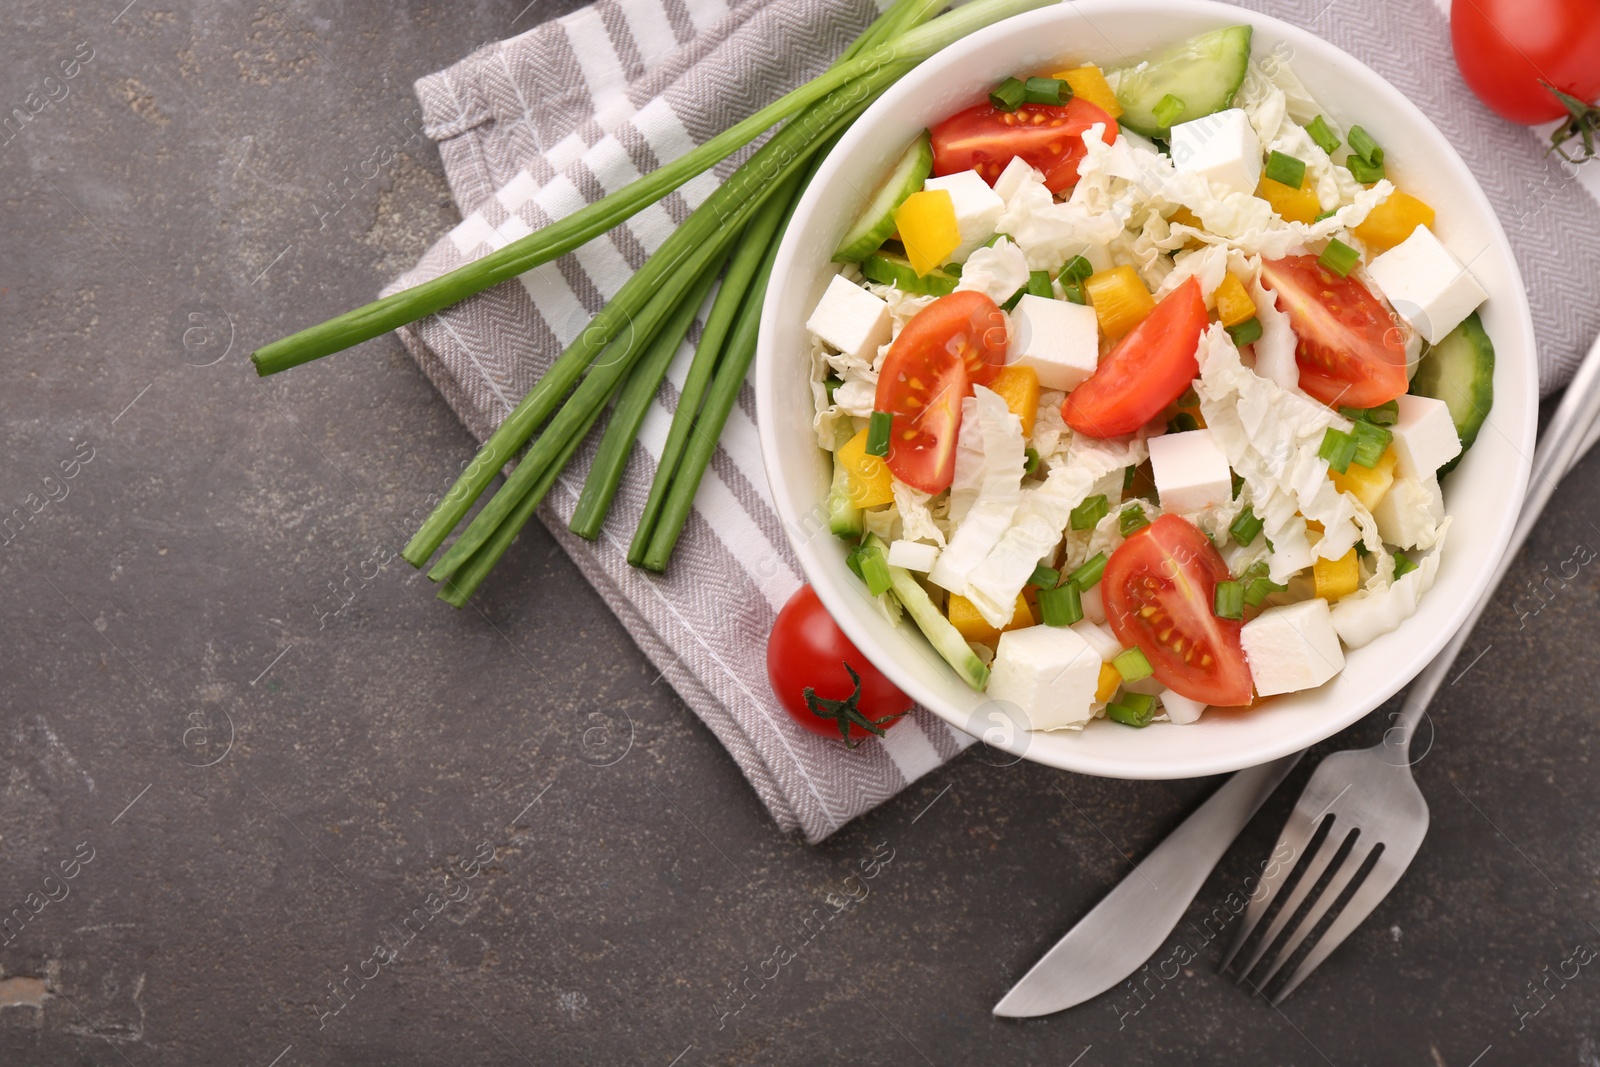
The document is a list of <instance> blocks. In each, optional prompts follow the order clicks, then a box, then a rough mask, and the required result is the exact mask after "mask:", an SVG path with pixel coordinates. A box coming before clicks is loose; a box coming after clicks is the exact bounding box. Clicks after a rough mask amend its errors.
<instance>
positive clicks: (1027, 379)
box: [989, 363, 1039, 438]
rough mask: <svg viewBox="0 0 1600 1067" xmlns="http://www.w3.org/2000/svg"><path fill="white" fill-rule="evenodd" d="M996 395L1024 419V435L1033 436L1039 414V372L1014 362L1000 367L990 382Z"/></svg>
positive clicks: (1018, 416) (990, 386)
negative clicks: (1036, 417)
mask: <svg viewBox="0 0 1600 1067" xmlns="http://www.w3.org/2000/svg"><path fill="white" fill-rule="evenodd" d="M989 388H990V389H993V390H994V392H995V395H997V396H999V397H1000V399H1001V400H1004V401H1005V402H1006V407H1008V408H1010V409H1011V413H1012V414H1013V415H1015V416H1016V417H1017V418H1019V419H1021V420H1022V436H1023V437H1025V438H1026V437H1032V436H1033V420H1034V417H1035V416H1037V415H1038V414H1039V372H1038V371H1036V370H1034V369H1033V368H1032V367H1024V366H1021V365H1020V364H1016V363H1012V364H1010V365H1009V366H1005V367H1002V368H1000V373H999V374H997V375H995V377H994V381H992V382H990V383H989Z"/></svg>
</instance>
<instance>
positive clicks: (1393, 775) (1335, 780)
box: [1218, 339, 1600, 1005]
mask: <svg viewBox="0 0 1600 1067" xmlns="http://www.w3.org/2000/svg"><path fill="white" fill-rule="evenodd" d="M1597 418H1600V339H1597V340H1596V341H1595V343H1594V345H1593V346H1592V347H1591V348H1590V349H1589V354H1588V355H1587V356H1586V357H1585V358H1584V361H1583V364H1582V366H1580V367H1579V368H1578V373H1577V375H1576V376H1575V377H1574V378H1573V380H1572V384H1571V385H1570V386H1568V388H1567V392H1566V395H1565V396H1563V397H1562V399H1561V404H1560V406H1559V407H1558V408H1557V410H1556V413H1555V415H1554V417H1553V418H1552V419H1551V420H1550V425H1549V426H1548V427H1547V428H1546V430H1545V432H1544V434H1543V435H1542V436H1541V438H1540V441H1539V447H1538V450H1537V451H1536V452H1535V453H1534V458H1533V472H1532V475H1531V476H1530V481H1529V487H1528V494H1527V498H1526V500H1525V501H1524V503H1523V507H1522V514H1521V516H1520V517H1519V518H1518V520H1517V525H1516V528H1515V529H1514V530H1513V531H1512V534H1511V541H1510V543H1509V544H1508V545H1507V546H1506V551H1505V555H1504V556H1503V557H1502V558H1501V560H1500V564H1499V566H1498V567H1497V568H1496V570H1495V572H1494V576H1493V578H1492V579H1491V580H1490V582H1489V584H1488V586H1487V587H1486V588H1485V591H1484V594H1483V597H1482V598H1481V599H1480V600H1479V601H1478V603H1477V604H1476V605H1475V606H1474V607H1473V609H1472V611H1471V613H1469V614H1468V616H1467V618H1466V620H1465V621H1464V622H1463V623H1462V624H1461V628H1460V629H1459V630H1457V631H1456V634H1455V636H1454V637H1453V638H1452V639H1451V641H1450V642H1449V644H1447V645H1445V647H1444V648H1443V649H1442V650H1441V651H1440V653H1439V655H1438V656H1437V657H1436V658H1435V659H1434V660H1433V662H1432V663H1430V664H1429V665H1428V666H1427V667H1425V668H1424V669H1423V671H1422V673H1420V674H1419V675H1417V677H1416V679H1415V681H1414V682H1413V683H1412V686H1411V689H1410V691H1409V692H1407V694H1406V700H1405V704H1404V705H1403V707H1402V710H1401V712H1400V714H1399V717H1398V719H1397V721H1396V722H1395V725H1393V726H1392V727H1390V728H1389V730H1387V731H1386V732H1385V733H1384V737H1383V740H1382V741H1381V742H1380V743H1379V744H1377V745H1374V746H1373V747H1372V748H1367V749H1356V750H1352V751H1346V752H1336V753H1334V754H1333V755H1331V756H1329V757H1327V758H1326V759H1324V760H1323V761H1322V764H1321V766H1319V767H1318V768H1317V770H1316V773H1315V774H1313V775H1312V776H1311V780H1310V781H1309V782H1307V783H1306V787H1305V791H1304V792H1303V793H1301V794H1300V800H1299V801H1298V802H1297V803H1296V804H1295V808H1294V811H1293V812H1291V813H1290V815H1289V821H1288V822H1287V823H1286V824H1285V825H1284V828H1283V833H1282V834H1281V835H1279V838H1278V843H1277V846H1276V847H1275V848H1274V849H1273V852H1272V855H1273V856H1275V857H1276V856H1279V855H1280V854H1282V850H1284V849H1290V850H1291V851H1290V852H1289V853H1288V858H1291V859H1292V860H1293V862H1292V863H1288V862H1286V863H1285V864H1284V866H1283V869H1282V871H1281V873H1280V874H1279V876H1278V878H1277V879H1275V880H1274V881H1273V882H1272V883H1271V885H1270V887H1269V888H1268V889H1267V892H1266V893H1264V894H1263V895H1262V896H1261V897H1260V899H1254V898H1252V900H1251V903H1250V906H1249V907H1248V909H1246V911H1245V915H1244V921H1243V922H1242V923H1240V925H1239V931H1238V933H1237V934H1235V935H1234V940H1233V944H1232V946H1230V947H1229V949H1228V952H1227V955H1225V956H1224V957H1223V959H1222V963H1221V964H1220V965H1219V966H1218V970H1219V971H1224V970H1227V968H1228V964H1230V963H1231V962H1232V961H1233V959H1234V957H1235V956H1236V955H1238V952H1239V950H1240V948H1242V947H1243V946H1244V944H1245V943H1246V942H1247V941H1249V940H1250V935H1251V934H1252V933H1253V932H1254V931H1255V929H1256V927H1257V926H1258V925H1259V924H1260V922H1261V919H1262V916H1264V915H1265V914H1266V912H1267V911H1268V910H1269V909H1270V908H1271V906H1272V903H1273V901H1274V900H1275V899H1276V898H1277V896H1278V892H1279V890H1280V889H1281V888H1282V887H1283V886H1284V884H1285V883H1286V881H1287V879H1288V877H1289V875H1290V873H1291V872H1292V871H1298V872H1299V875H1298V878H1297V879H1296V881H1295V887H1294V890H1293V892H1291V893H1290V894H1289V896H1288V898H1287V899H1286V900H1285V901H1284V902H1283V906H1282V907H1281V908H1280V909H1279V910H1278V912H1277V915H1276V917H1275V918H1274V919H1273V921H1272V924H1271V925H1270V926H1269V927H1268V929H1267V932H1266V934H1265V935H1264V936H1263V937H1262V938H1261V940H1260V942H1259V943H1258V944H1257V945H1256V947H1255V950H1254V951H1253V952H1252V953H1251V954H1250V956H1249V958H1248V959H1246V960H1245V961H1244V963H1243V964H1242V965H1241V966H1240V968H1239V971H1238V977H1237V979H1236V981H1238V982H1243V981H1245V980H1246V979H1248V978H1249V976H1250V974H1251V972H1252V971H1253V970H1255V968H1256V966H1257V964H1258V963H1260V962H1261V961H1262V958H1263V957H1264V956H1266V954H1267V951H1268V949H1269V948H1276V949H1277V951H1276V952H1275V953H1274V954H1273V955H1272V956H1271V957H1270V959H1269V961H1268V962H1267V965H1266V971H1265V973H1264V974H1263V975H1262V976H1261V978H1260V979H1259V980H1258V981H1255V982H1252V983H1251V984H1252V986H1253V987H1254V988H1255V989H1256V990H1258V991H1262V990H1265V989H1266V988H1267V987H1268V985H1269V984H1271V982H1272V981H1273V979H1274V978H1276V977H1277V975H1278V973H1279V972H1280V971H1281V970H1282V969H1283V967H1284V965H1285V964H1287V963H1288V962H1289V961H1290V960H1291V959H1293V958H1294V957H1295V955H1296V954H1297V953H1299V952H1300V950H1301V949H1302V948H1303V947H1305V945H1306V943H1307V939H1308V937H1309V935H1310V934H1311V933H1312V932H1313V931H1314V930H1316V928H1317V926H1318V925H1319V924H1320V923H1322V922H1323V921H1324V920H1325V919H1327V917H1328V916H1329V914H1330V913H1331V912H1332V911H1333V909H1334V907H1335V906H1336V905H1337V904H1339V902H1340V900H1341V898H1348V899H1346V900H1345V902H1344V906H1343V909H1342V910H1340V911H1339V912H1338V914H1337V915H1336V917H1335V918H1334V919H1333V921H1332V923H1331V924H1329V925H1328V927H1327V929H1326V930H1325V931H1323V933H1322V935H1321V936H1320V937H1319V938H1318V939H1317V940H1316V941H1315V942H1314V943H1313V944H1312V945H1311V949H1310V952H1309V953H1308V954H1307V955H1306V956H1305V958H1304V959H1303V960H1302V961H1301V962H1300V964H1299V966H1297V967H1296V968H1295V969H1294V971H1293V973H1291V974H1290V975H1289V977H1288V979H1287V980H1286V981H1285V982H1284V983H1283V985H1282V987H1281V988H1279V989H1278V991H1277V992H1276V993H1275V994H1274V995H1273V997H1272V1003H1273V1004H1274V1005H1276V1004H1280V1003H1282V1002H1283V1000H1284V999H1285V998H1286V997H1288V996H1289V994H1290V993H1292V992H1294V990H1295V989H1296V988H1297V987H1298V986H1299V985H1300V983H1301V982H1303V981H1305V979H1306V976H1307V975H1309V974H1310V973H1311V972H1312V971H1314V970H1316V968H1317V966H1318V965H1319V964H1321V963H1322V961H1323V960H1325V959H1327V958H1328V955H1329V954H1330V953H1332V952H1333V950H1334V949H1336V948H1338V947H1339V945H1340V944H1341V943H1342V942H1343V941H1344V939H1345V938H1346V937H1348V936H1349V935H1350V932H1351V931H1352V930H1354V929H1355V928H1356V927H1357V926H1359V925H1360V924H1361V921H1362V920H1363V919H1365V918H1366V917H1367V916H1368V915H1369V914H1371V912H1372V909H1373V908H1375V907H1377V905H1378V902H1379V901H1380V900H1382V899H1383V898H1384V897H1385V896H1387V895H1388V894H1389V891H1390V890H1391V889H1393V888H1394V886H1395V883H1397V882H1398V881H1400V876H1401V875H1402V874H1404V873H1405V870H1406V868H1407V867H1408V866H1409V865H1410V864H1411V860H1412V858H1413V857H1414V856H1416V854H1417V849H1418V848H1420V847H1421V846H1422V838H1423V836H1424V835H1426V834H1427V832H1428V802H1427V801H1426V800H1424V799H1423V797H1422V791H1421V790H1420V789H1418V788H1417V784H1416V781H1415V779H1414V778H1413V777H1412V774H1411V759H1410V750H1411V736H1412V734H1413V733H1414V732H1415V730H1416V727H1417V723H1418V722H1419V721H1420V720H1421V718H1422V714H1423V712H1424V711H1426V710H1427V707H1428V704H1429V703H1430V702H1431V701H1432V700H1433V697H1434V695H1435V694H1436V693H1438V691H1439V686H1440V685H1441V684H1442V683H1443V681H1444V679H1445V676H1446V675H1447V674H1448V673H1449V672H1450V669H1451V666H1452V664H1453V663H1454V662H1455V659H1456V657H1457V655H1458V654H1459V653H1460V652H1461V649H1462V646H1463V645H1465V644H1466V641H1467V638H1468V637H1469V636H1470V635H1471V632H1472V627H1473V625H1474V624H1475V623H1476V622H1477V621H1478V618H1479V616H1481V615H1482V614H1483V610H1484V608H1485V607H1486V606H1487V605H1488V603H1489V601H1490V600H1491V599H1492V596H1493V594H1494V590H1495V587H1497V586H1498V585H1499V584H1500V580H1501V579H1502V578H1504V577H1505V573H1506V571H1507V570H1508V569H1509V568H1510V566H1511V561H1512V560H1513V558H1515V556H1516V554H1517V551H1518V549H1520V548H1521V547H1522V543H1523V542H1524V541H1526V540H1527V538H1528V534H1529V533H1530V532H1531V531H1532V530H1533V527H1534V525H1535V523H1536V522H1537V521H1538V518H1539V515H1540V513H1541V512H1542V511H1543V510H1544V507H1545V505H1546V504H1547V503H1548V502H1549V500H1550V496H1551V494H1552V493H1553V492H1554V490H1555V487H1556V483H1557V481H1559V480H1560V477H1561V475H1564V474H1565V473H1566V472H1567V470H1568V469H1569V468H1570V467H1571V466H1572V465H1573V464H1574V463H1575V462H1576V460H1577V458H1578V457H1579V456H1580V455H1582V453H1583V452H1584V451H1586V450H1587V448H1588V447H1589V446H1590V445H1592V444H1593V443H1594V440H1595V438H1596V437H1597V436H1600V427H1597V425H1596V420H1597ZM1324 822H1326V823H1327V833H1326V834H1324V835H1323V836H1322V837H1321V838H1320V839H1319V840H1315V841H1314V839H1316V835H1317V833H1318V830H1319V828H1320V827H1321V826H1322V824H1323V823H1324ZM1308 848H1309V849H1310V851H1309V852H1308V851H1307V850H1308ZM1324 878H1327V883H1326V885H1325V886H1321V887H1320V889H1319V883H1320V882H1322V881H1323V879H1324ZM1313 893H1315V894H1316V896H1315V898H1314V899H1311V898H1312V894H1313ZM1308 900H1309V904H1308ZM1301 912H1304V914H1303V915H1301V914H1300V913H1301ZM1296 919H1298V922H1295V920H1296ZM1291 922H1294V923H1295V925H1294V926H1293V929H1292V930H1291V931H1290V932H1289V935H1288V936H1287V937H1283V936H1281V935H1282V934H1283V933H1284V930H1285V929H1286V928H1288V927H1289V925H1290V923H1291Z"/></svg>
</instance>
